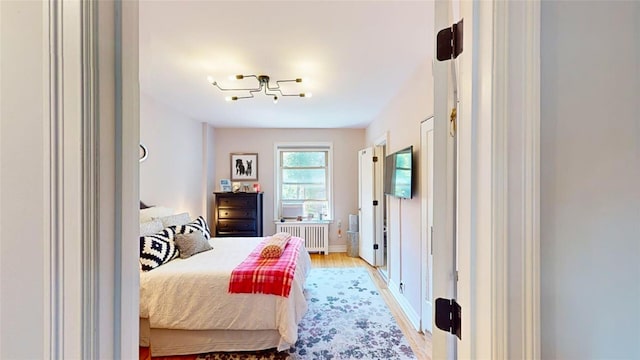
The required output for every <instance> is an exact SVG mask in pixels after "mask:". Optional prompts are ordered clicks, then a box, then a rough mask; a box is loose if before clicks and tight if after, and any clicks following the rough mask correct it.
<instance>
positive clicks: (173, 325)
mask: <svg viewBox="0 0 640 360" xmlns="http://www.w3.org/2000/svg"><path fill="white" fill-rule="evenodd" d="M263 239H264V238H211V239H210V240H209V243H210V244H211V245H212V246H213V250H210V251H206V252H203V253H199V254H196V255H194V256H191V257H189V258H188V259H174V260H171V261H169V262H168V263H166V264H164V265H162V266H159V267H158V268H156V269H154V270H151V271H148V272H141V273H140V346H145V347H147V346H149V347H150V348H151V353H152V354H153V356H167V355H184V354H197V353H206V352H212V351H248V350H262V349H269V348H277V349H278V350H285V349H288V348H289V347H291V346H292V345H293V344H294V343H295V341H296V340H297V337H298V323H299V322H300V320H301V319H302V317H303V315H304V314H305V312H306V310H307V301H306V299H305V296H304V291H303V290H304V282H305V280H306V277H307V274H308V273H309V269H310V267H311V259H310V257H309V254H308V252H307V251H306V249H305V248H304V245H302V248H301V249H300V252H299V254H298V261H297V266H296V270H295V275H294V280H293V283H292V286H291V292H290V294H289V296H288V297H282V296H276V295H265V294H230V293H229V292H228V289H229V279H230V276H231V271H232V270H233V269H234V268H235V267H236V266H237V265H238V264H240V263H241V262H242V261H243V260H245V258H246V257H247V255H248V254H249V253H251V251H253V250H254V249H255V248H256V246H258V244H260V243H261V241H262V240H263Z"/></svg>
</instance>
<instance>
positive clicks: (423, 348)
mask: <svg viewBox="0 0 640 360" xmlns="http://www.w3.org/2000/svg"><path fill="white" fill-rule="evenodd" d="M311 265H312V267H314V268H335V267H363V268H365V269H367V270H368V271H369V274H370V275H371V278H372V279H373V282H374V284H375V285H376V287H377V288H378V290H379V292H380V295H381V296H382V298H383V299H384V301H385V303H386V304H387V306H388V307H389V309H390V310H391V313H392V314H393V316H394V317H395V319H396V322H397V323H398V326H399V327H400V330H402V332H403V333H404V336H405V337H406V338H407V341H408V342H409V345H411V349H412V350H413V352H414V353H415V354H416V357H417V358H418V359H420V360H431V335H430V334H426V335H425V334H421V333H419V332H418V331H417V330H415V329H414V328H413V326H412V325H411V323H410V322H409V319H407V317H406V316H405V315H404V313H403V312H402V310H401V309H400V305H398V303H397V302H396V300H395V298H394V297H393V295H391V291H389V289H388V288H387V284H386V283H385V281H384V280H383V278H382V277H381V276H380V274H378V271H377V270H376V269H375V268H373V267H372V266H370V265H369V264H367V263H366V262H365V261H364V260H362V259H360V258H354V257H349V256H347V254H346V253H330V254H329V255H320V254H311ZM146 359H151V354H149V349H148V348H140V360H146ZM153 359H154V360H155V359H158V360H160V359H164V360H170V359H171V360H177V359H181V360H191V359H195V356H194V355H186V356H172V357H161V358H153Z"/></svg>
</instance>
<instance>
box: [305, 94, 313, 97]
mask: <svg viewBox="0 0 640 360" xmlns="http://www.w3.org/2000/svg"><path fill="white" fill-rule="evenodd" d="M312 96H313V94H312V93H306V94H305V95H304V97H312Z"/></svg>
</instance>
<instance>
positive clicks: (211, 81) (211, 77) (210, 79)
mask: <svg viewBox="0 0 640 360" xmlns="http://www.w3.org/2000/svg"><path fill="white" fill-rule="evenodd" d="M207 80H208V81H209V83H211V84H213V83H214V81H213V76H207Z"/></svg>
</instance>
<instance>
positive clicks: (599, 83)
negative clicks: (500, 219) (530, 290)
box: [540, 1, 640, 359]
mask: <svg viewBox="0 0 640 360" xmlns="http://www.w3.org/2000/svg"><path fill="white" fill-rule="evenodd" d="M541 16H542V34H541V62H542V64H541V149H542V150H541V160H540V163H541V183H540V184H541V189H540V190H541V199H540V206H541V209H540V210H541V211H540V215H541V236H540V242H541V244H540V245H541V246H540V256H541V313H542V319H541V329H542V334H541V335H542V358H543V359H556V358H557V359H604V358H607V359H614V358H617V359H639V358H640V108H639V105H638V104H639V103H640V40H639V39H640V38H639V37H638V36H639V35H638V34H640V3H638V2H546V1H543V2H542V12H541Z"/></svg>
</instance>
